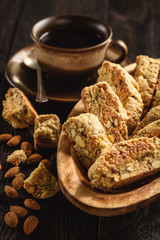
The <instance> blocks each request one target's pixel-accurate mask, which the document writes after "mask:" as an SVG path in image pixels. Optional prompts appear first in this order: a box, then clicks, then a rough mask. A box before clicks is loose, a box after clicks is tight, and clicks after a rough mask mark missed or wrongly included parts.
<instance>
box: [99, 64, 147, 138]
mask: <svg viewBox="0 0 160 240" xmlns="http://www.w3.org/2000/svg"><path fill="white" fill-rule="evenodd" d="M98 74H99V78H98V80H97V81H98V82H102V81H105V82H107V83H108V84H109V85H110V87H111V88H112V90H113V91H114V92H115V93H116V94H117V96H118V97H119V98H120V100H121V102H122V105H123V107H124V108H125V109H126V110H127V115H128V117H129V119H128V121H127V126H128V131H129V133H130V134H131V133H132V132H133V130H134V129H135V127H136V125H137V124H138V122H139V121H140V118H141V115H142V112H143V102H142V99H141V95H140V93H139V92H138V89H139V87H138V84H137V83H136V81H135V79H134V78H133V77H132V76H131V75H130V74H129V73H128V72H127V71H126V70H125V69H124V68H122V67H121V66H120V65H119V64H115V63H111V62H108V61H105V62H104V63H103V64H102V67H101V68H100V69H99V70H98Z"/></svg>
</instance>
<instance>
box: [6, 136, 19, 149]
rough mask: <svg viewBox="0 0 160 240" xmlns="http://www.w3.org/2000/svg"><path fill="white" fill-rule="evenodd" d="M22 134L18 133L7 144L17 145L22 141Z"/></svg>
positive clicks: (10, 145)
mask: <svg viewBox="0 0 160 240" xmlns="http://www.w3.org/2000/svg"><path fill="white" fill-rule="evenodd" d="M21 139H22V138H21V136H20V135H16V136H14V137H12V138H11V139H10V140H9V141H8V142H7V145H8V146H9V147H16V146H18V145H19V144H20V142H21Z"/></svg>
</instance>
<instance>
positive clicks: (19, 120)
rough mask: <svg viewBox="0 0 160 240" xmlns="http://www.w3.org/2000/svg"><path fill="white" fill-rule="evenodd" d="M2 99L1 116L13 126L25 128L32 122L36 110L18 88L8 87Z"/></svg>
mask: <svg viewBox="0 0 160 240" xmlns="http://www.w3.org/2000/svg"><path fill="white" fill-rule="evenodd" d="M5 98H6V100H4V101H3V111H2V116H3V118H4V119H5V120H6V121H7V122H8V123H9V124H11V125H12V127H14V128H21V129H22V128H26V127H29V126H30V125H33V124H34V119H35V117H36V116H37V112H36V111H35V109H34V108H33V106H32V105H31V103H30V101H29V100H28V98H27V97H26V96H25V95H24V93H23V92H22V91H20V90H19V89H18V88H9V90H8V92H7V93H6V94H5Z"/></svg>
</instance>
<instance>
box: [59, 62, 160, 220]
mask: <svg viewBox="0 0 160 240" xmlns="http://www.w3.org/2000/svg"><path fill="white" fill-rule="evenodd" d="M131 65H132V66H129V67H128V70H129V72H132V71H133V70H134V68H135V64H131ZM83 112H85V110H84V106H83V103H82V101H81V100H80V101H79V102H78V103H77V104H76V105H75V107H74V108H73V110H72V111H71V113H70V115H69V117H71V116H77V115H79V114H81V113H83ZM57 169H58V179H59V184H60V188H61V190H62V192H63V193H64V195H65V196H66V198H67V199H68V200H69V201H70V202H71V203H72V204H74V205H75V206H77V207H78V208H80V209H81V210H83V211H85V212H87V213H90V214H93V215H97V216H106V217H108V216H116V215H121V214H126V213H129V212H132V211H135V210H138V209H140V208H142V207H144V206H146V205H148V204H150V203H151V202H153V201H155V200H156V199H158V198H159V196H160V178H159V176H153V177H152V178H148V179H146V180H143V181H142V182H138V183H136V184H134V185H132V186H128V187H126V188H123V189H121V190H115V191H114V192H113V193H103V192H101V191H98V190H96V189H93V188H92V187H91V185H90V182H89V179H88V177H87V171H86V170H85V169H84V168H83V167H82V166H81V164H80V162H79V161H78V159H77V157H76V155H75V153H74V150H73V148H72V145H71V143H70V141H69V140H68V138H67V136H66V135H65V133H64V131H63V130H62V131H61V134H60V139H59V144H58V151H57Z"/></svg>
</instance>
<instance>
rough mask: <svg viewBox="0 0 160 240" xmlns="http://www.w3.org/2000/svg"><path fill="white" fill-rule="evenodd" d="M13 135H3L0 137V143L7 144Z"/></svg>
mask: <svg viewBox="0 0 160 240" xmlns="http://www.w3.org/2000/svg"><path fill="white" fill-rule="evenodd" d="M12 137H13V135H12V134H9V133H4V134H1V135H0V142H7V141H8V140H9V139H10V138H12Z"/></svg>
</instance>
